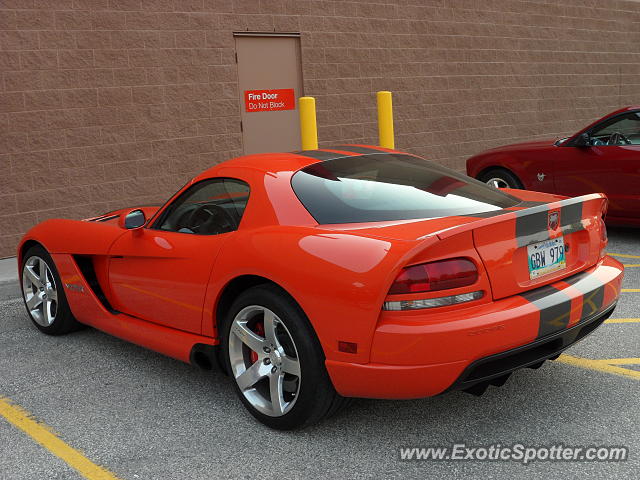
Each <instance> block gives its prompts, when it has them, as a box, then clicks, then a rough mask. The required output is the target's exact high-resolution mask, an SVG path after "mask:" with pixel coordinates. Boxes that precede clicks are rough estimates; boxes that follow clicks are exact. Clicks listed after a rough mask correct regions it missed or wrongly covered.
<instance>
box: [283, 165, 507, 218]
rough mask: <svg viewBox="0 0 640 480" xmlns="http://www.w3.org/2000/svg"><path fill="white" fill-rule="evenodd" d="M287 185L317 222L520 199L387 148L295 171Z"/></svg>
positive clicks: (462, 211) (432, 213)
mask: <svg viewBox="0 0 640 480" xmlns="http://www.w3.org/2000/svg"><path fill="white" fill-rule="evenodd" d="M291 185H292V187H293V190H294V191H295V193H296V195H297V196H298V198H299V199H300V201H301V202H302V204H303V205H304V206H305V208H306V209H307V210H308V211H309V213H310V214H311V215H312V216H313V218H315V220H316V221H317V222H318V223H320V224H329V223H361V222H381V221H387V220H409V219H418V218H437V217H447V216H454V215H471V214H475V213H484V212H491V211H494V210H500V209H503V208H507V207H512V206H514V205H517V204H518V203H519V200H518V199H516V198H515V197H512V196H511V195H507V194H506V193H503V192H501V191H499V190H496V189H494V188H492V187H489V186H488V185H485V184H484V183H481V182H479V181H477V180H474V179H472V178H470V177H467V176H466V175H462V174H460V173H457V172H455V171H453V170H450V169H448V168H446V167H443V166H441V165H438V164H435V163H432V162H429V161H427V160H424V159H421V158H417V157H413V156H410V155H402V154H391V153H385V154H368V155H360V156H354V157H343V158H337V159H335V160H327V161H325V162H320V163H315V164H313V165H309V166H308V167H305V168H304V169H302V170H300V171H299V172H297V173H295V174H294V175H293V177H292V179H291Z"/></svg>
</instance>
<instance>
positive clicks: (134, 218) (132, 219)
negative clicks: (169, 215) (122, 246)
mask: <svg viewBox="0 0 640 480" xmlns="http://www.w3.org/2000/svg"><path fill="white" fill-rule="evenodd" d="M146 222H147V219H146V218H145V216H144V212H143V211H142V210H140V209H139V208H136V209H134V210H129V211H128V212H126V213H123V214H121V215H120V218H119V219H118V225H120V227H121V228H126V229H127V230H134V229H136V228H140V227H144V224H145V223H146Z"/></svg>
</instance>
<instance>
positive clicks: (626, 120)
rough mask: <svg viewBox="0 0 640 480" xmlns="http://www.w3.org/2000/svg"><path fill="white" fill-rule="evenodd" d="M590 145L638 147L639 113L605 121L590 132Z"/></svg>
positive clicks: (639, 131)
mask: <svg viewBox="0 0 640 480" xmlns="http://www.w3.org/2000/svg"><path fill="white" fill-rule="evenodd" d="M590 136H591V143H592V145H640V113H639V112H630V113H626V114H624V115H620V116H618V117H615V118H612V119H610V120H605V121H604V122H602V123H601V124H600V125H598V126H596V127H595V128H594V129H593V130H592V131H591V135H590Z"/></svg>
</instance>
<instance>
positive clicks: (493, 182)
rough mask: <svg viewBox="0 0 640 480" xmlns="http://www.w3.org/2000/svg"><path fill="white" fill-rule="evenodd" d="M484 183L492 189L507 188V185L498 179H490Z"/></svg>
mask: <svg viewBox="0 0 640 480" xmlns="http://www.w3.org/2000/svg"><path fill="white" fill-rule="evenodd" d="M486 183H487V185H489V186H491V187H493V188H509V184H508V183H507V182H506V181H505V180H504V179H503V178H500V177H494V178H490V179H489V180H487V182H486Z"/></svg>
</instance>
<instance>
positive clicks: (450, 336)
mask: <svg viewBox="0 0 640 480" xmlns="http://www.w3.org/2000/svg"><path fill="white" fill-rule="evenodd" d="M606 204H607V200H606V198H605V197H604V195H602V194H591V195H585V196H582V197H577V198H565V197H560V196H556V195H551V194H544V193H533V192H527V191H524V190H508V191H507V190H505V191H500V190H496V189H494V188H491V187H489V186H487V185H486V184H484V183H481V182H479V181H477V180H473V179H471V178H469V177H466V176H464V175H461V174H459V173H456V172H454V171H452V170H449V169H447V168H444V167H442V166H439V165H437V164H434V163H431V162H428V161H426V160H423V159H421V158H418V157H416V156H413V155H408V154H405V153H401V152H398V151H393V150H387V149H383V148H378V147H367V146H362V145H340V146H336V147H333V148H327V149H321V150H312V151H301V152H295V153H278V154H275V153H274V154H261V155H251V156H246V157H240V158H236V159H234V160H230V161H227V162H224V163H221V164H219V165H216V166H214V167H213V168H211V169H209V170H207V171H206V172H204V173H202V174H201V175H199V176H197V177H196V178H194V179H193V180H191V181H190V182H189V183H188V184H187V185H185V186H184V187H183V188H182V189H180V191H178V192H177V193H176V194H175V195H174V196H173V197H172V198H171V199H169V201H168V202H167V203H166V204H164V205H163V206H161V207H139V208H135V209H126V210H118V211H114V212H110V213H107V214H105V215H102V216H99V217H95V218H91V219H87V220H84V221H74V220H47V221H45V222H43V223H41V224H39V225H37V226H35V227H34V228H32V229H31V230H30V231H29V232H28V233H27V234H26V235H25V236H24V238H23V240H22V242H21V243H20V245H19V251H18V258H19V263H20V272H21V284H22V291H23V296H24V303H25V305H26V308H27V310H28V312H29V315H30V316H31V319H32V320H33V322H34V324H35V326H36V327H37V328H38V329H40V330H41V331H43V332H44V333H47V334H51V335H58V334H63V333H67V332H70V331H72V330H74V329H76V328H78V327H79V326H80V325H81V324H84V325H90V326H92V327H95V328H97V329H100V330H103V331H105V332H107V333H109V334H112V335H115V336H117V337H120V338H123V339H125V340H128V341H131V342H134V343H136V344H138V345H142V346H144V347H147V348H150V349H153V350H156V351H158V352H161V353H163V354H166V355H169V356H171V357H174V358H176V359H178V360H182V361H184V362H191V363H193V364H194V365H197V366H199V367H202V368H220V369H222V370H223V371H224V372H226V373H227V374H228V375H229V376H230V378H231V379H232V383H233V385H234V388H235V390H236V391H237V393H238V396H239V398H240V400H241V401H242V403H243V404H244V405H245V407H246V408H247V409H248V410H249V411H250V412H251V414H253V415H254V416H255V417H256V418H257V419H258V420H260V421H261V422H263V423H265V424H266V425H269V426H271V427H273V428H279V429H291V428H295V427H301V426H304V425H308V424H310V423H312V422H315V421H318V420H319V419H321V418H323V417H325V416H327V415H330V414H331V413H333V412H335V411H337V410H338V408H340V407H341V406H342V405H343V404H344V403H345V399H346V398H348V397H369V398H417V397H427V396H431V395H437V394H439V393H442V392H445V391H448V390H454V389H462V390H467V391H470V392H472V393H477V394H479V393H482V392H483V391H484V389H486V388H487V386H489V385H501V384H503V383H504V382H505V381H506V379H507V377H508V376H509V375H510V374H511V373H512V372H513V371H514V370H516V369H519V368H522V367H531V368H537V367H538V366H540V365H541V364H542V363H543V362H544V361H545V360H547V359H553V358H556V357H557V356H558V355H559V354H560V352H562V351H563V350H564V349H566V348H567V347H569V346H570V345H572V344H573V343H575V342H576V341H578V340H580V339H581V338H583V337H584V336H585V335H587V334H589V333H590V332H592V331H593V330H594V329H595V328H597V327H598V326H599V325H600V324H601V323H602V322H603V321H604V320H605V319H606V318H607V317H609V316H610V315H611V312H612V311H613V309H614V307H615V304H616V301H617V298H618V294H619V291H620V283H621V281H622V276H623V267H622V265H621V264H620V263H619V262H617V261H616V260H614V259H612V258H611V257H609V256H607V255H606V254H605V247H606V244H607V236H606V230H605V226H604V223H603V220H602V219H603V215H604V214H605V210H606Z"/></svg>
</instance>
